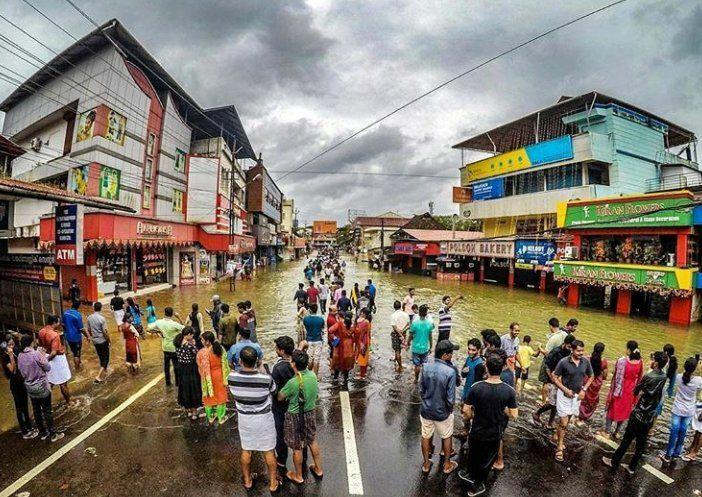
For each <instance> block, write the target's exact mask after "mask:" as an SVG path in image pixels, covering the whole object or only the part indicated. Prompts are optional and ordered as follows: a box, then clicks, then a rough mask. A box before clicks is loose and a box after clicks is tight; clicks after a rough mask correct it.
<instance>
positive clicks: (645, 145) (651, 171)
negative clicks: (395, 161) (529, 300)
mask: <svg viewBox="0 0 702 497" xmlns="http://www.w3.org/2000/svg"><path fill="white" fill-rule="evenodd" d="M695 147H696V138H695V135H694V134H693V133H692V132H691V131H688V130H686V129H684V128H682V127H681V126H678V125H676V124H673V123H671V122H669V121H667V120H665V119H663V118H661V117H658V116H656V115H654V114H652V113H651V112H648V111H646V110H644V109H641V108H639V107H636V106H634V105H631V104H628V103H626V102H623V101H621V100H618V99H615V98H612V97H609V96H607V95H603V94H601V93H597V92H591V93H587V94H584V95H580V96H577V97H562V98H561V99H559V101H558V102H557V103H555V104H554V105H552V106H550V107H546V108H544V109H541V110H539V111H537V112H534V113H532V114H529V115H526V116H523V117H520V118H519V119H517V120H515V121H512V122H510V123H507V124H504V125H502V126H499V127H497V128H494V129H491V130H489V131H485V132H483V133H480V134H478V135H476V136H473V137H471V138H468V139H466V140H464V141H462V142H460V143H458V144H457V145H455V146H454V148H457V149H460V150H461V151H462V157H465V154H464V153H465V152H467V151H470V152H479V153H481V154H483V155H485V154H488V155H489V156H488V157H487V158H480V159H479V160H474V161H471V162H468V163H465V162H464V161H463V160H462V167H461V185H462V186H463V187H466V190H467V191H466V192H464V193H465V194H467V199H466V200H469V201H463V202H462V203H461V204H460V210H461V214H462V216H463V217H464V218H469V219H476V220H480V221H481V222H482V231H483V232H484V233H485V236H486V237H490V238H497V237H506V238H504V239H503V240H502V241H504V242H505V244H510V243H512V241H514V239H515V238H519V239H520V240H521V242H519V243H521V244H522V247H521V248H522V249H523V251H524V254H526V257H520V255H524V254H516V253H515V254H514V256H513V257H512V258H511V259H510V262H509V263H507V264H505V266H504V268H500V269H499V271H502V272H504V273H505V274H504V275H499V277H497V276H496V278H495V279H498V280H499V279H502V277H504V279H505V280H507V279H509V280H510V281H512V282H514V283H515V284H517V285H520V284H521V285H523V286H538V287H539V288H541V289H542V290H544V289H546V288H547V286H549V285H552V281H553V278H552V272H551V269H550V266H549V265H544V264H543V260H542V259H544V260H547V259H548V257H551V256H552V255H553V254H554V253H555V252H556V251H557V250H558V249H559V242H561V243H560V248H561V249H562V247H563V246H564V243H565V242H564V241H563V240H559V239H558V238H557V237H555V236H553V231H552V230H554V229H555V228H556V205H557V204H558V203H559V202H567V201H570V200H584V199H596V198H601V197H607V196H612V195H620V194H634V193H644V192H646V191H653V190H657V189H660V188H661V185H663V186H665V185H668V184H672V183H675V185H676V187H679V186H680V183H682V182H684V181H695V179H694V178H699V168H698V164H697V162H696V159H697V157H696V148H695ZM696 181H699V179H697V180H696ZM515 251H517V250H516V249H515ZM449 255H451V254H449ZM491 260H492V258H491ZM535 269H537V270H536V271H535ZM539 273H540V274H539ZM546 273H549V274H548V275H546ZM508 274H509V275H510V276H509V278H508V276H507V275H508ZM546 276H548V284H547V283H546V281H545V278H546Z"/></svg>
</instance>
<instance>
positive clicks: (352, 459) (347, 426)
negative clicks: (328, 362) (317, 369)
mask: <svg viewBox="0 0 702 497" xmlns="http://www.w3.org/2000/svg"><path fill="white" fill-rule="evenodd" d="M339 396H340V397H341V421H342V423H343V428H344V449H345V451H346V474H347V476H348V480H349V494H351V495H363V480H362V479H361V465H360V464H359V462H358V449H357V448H356V432H355V430H354V429H353V416H352V415H351V402H350V401H349V393H348V392H344V391H342V392H339ZM0 497H4V496H2V495H0Z"/></svg>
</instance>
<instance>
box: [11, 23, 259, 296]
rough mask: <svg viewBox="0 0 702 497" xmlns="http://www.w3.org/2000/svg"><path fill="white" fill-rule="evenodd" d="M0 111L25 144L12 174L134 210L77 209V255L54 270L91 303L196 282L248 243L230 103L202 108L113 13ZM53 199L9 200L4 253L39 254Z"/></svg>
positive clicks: (242, 140)
mask: <svg viewBox="0 0 702 497" xmlns="http://www.w3.org/2000/svg"><path fill="white" fill-rule="evenodd" d="M0 110H2V111H4V112H5V120H4V126H3V135H5V136H7V137H10V138H11V139H12V140H13V141H14V142H15V143H17V144H18V145H19V146H20V147H21V148H23V149H24V150H25V151H26V152H25V153H24V154H23V155H22V156H20V157H18V158H17V159H15V160H14V161H13V163H12V174H13V176H14V177H17V178H20V179H24V180H29V181H34V182H50V183H52V184H54V185H62V186H63V187H64V188H66V189H67V190H68V191H70V192H73V193H77V194H79V195H86V196H94V197H100V198H103V199H108V200H114V201H117V202H119V204H121V205H123V206H127V207H129V208H131V209H132V210H133V211H134V212H135V214H133V215H125V214H118V213H115V212H109V211H105V210H98V209H86V211H85V214H84V219H83V226H84V228H85V229H84V240H85V242H84V243H85V262H84V264H82V265H77V266H66V267H63V268H62V271H61V273H62V284H63V286H64V287H66V286H67V284H69V283H70V281H71V279H73V278H75V279H77V280H78V282H79V285H80V286H81V288H83V289H84V290H83V294H84V295H85V297H86V298H87V299H88V300H95V299H97V298H98V297H99V296H101V295H103V294H106V293H109V292H111V291H112V290H114V289H115V288H117V289H121V290H136V289H137V288H142V287H144V286H149V285H158V284H175V285H189V284H195V283H205V282H209V281H210V279H211V277H212V276H216V275H217V272H218V271H219V273H220V274H221V272H222V271H223V268H224V260H225V258H226V257H227V256H226V255H225V254H227V253H229V252H237V251H245V250H248V251H252V250H253V240H252V239H251V238H250V237H245V236H243V232H242V228H243V222H242V219H243V216H244V214H245V213H244V212H242V209H241V206H242V205H243V192H241V189H242V188H243V187H244V182H243V176H242V173H241V169H242V168H241V165H240V164H239V161H246V160H251V159H255V155H254V151H253V149H252V147H251V145H250V143H249V140H248V137H247V136H246V133H245V132H244V129H243V126H242V124H241V121H240V119H239V116H238V114H237V112H236V109H235V108H234V107H233V106H228V107H221V108H216V109H205V108H203V107H201V106H200V105H199V104H198V103H197V102H196V101H195V100H194V99H193V98H192V97H191V96H190V95H188V93H187V92H186V91H185V90H184V89H183V88H182V87H181V86H180V85H179V84H178V83H177V82H176V81H175V80H174V79H173V77H172V76H171V75H170V74H168V73H167V72H166V71H165V70H164V69H163V67H162V66H161V65H160V64H159V63H158V62H157V61H156V60H155V59H154V58H153V57H152V56H151V55H150V54H149V53H148V52H147V51H146V49H145V48H144V47H143V46H142V45H141V44H140V43H139V42H138V41H137V40H136V39H135V38H134V37H133V36H132V35H131V34H130V33H129V32H128V31H127V30H126V29H125V28H124V27H123V26H122V25H121V24H120V23H119V22H118V21H117V20H111V21H109V22H107V23H105V24H104V25H102V26H100V27H99V28H97V29H95V30H94V31H92V32H91V33H89V34H88V35H86V36H84V37H83V38H82V39H80V40H78V41H77V42H76V43H74V44H73V45H71V46H70V47H68V48H67V49H66V50H64V51H63V52H62V53H61V54H59V55H58V56H57V57H55V58H54V59H53V60H51V61H50V62H49V63H48V64H47V65H46V66H45V67H43V68H41V69H40V70H39V71H37V72H36V73H35V74H34V75H33V76H32V77H31V78H30V79H29V80H28V81H27V82H26V83H25V84H23V85H21V86H20V87H18V88H17V89H16V90H15V91H14V92H13V93H12V94H11V95H10V96H9V97H7V98H6V99H5V100H4V101H3V102H2V103H0ZM231 175H233V176H234V181H228V179H229V178H230V177H231ZM232 188H233V191H231V190H232ZM53 206H54V203H53V202H51V201H38V200H33V199H25V200H20V201H18V205H16V208H15V209H14V212H15V219H14V221H15V225H16V228H17V229H16V232H17V234H18V237H17V238H15V239H13V240H10V242H9V244H8V251H9V252H13V251H19V250H25V251H26V250H28V249H29V248H30V247H31V248H33V249H34V250H35V251H36V250H37V248H38V249H39V250H50V248H51V246H52V244H53V241H54V236H55V235H54V230H53V222H52V220H51V218H50V217H51V213H52V212H53V211H52V209H53ZM230 223H233V224H234V230H233V231H234V234H230V229H229V225H230ZM235 236H236V237H238V238H234V237H235ZM37 238H39V239H40V241H39V244H37V243H36V241H37ZM232 255H233V256H236V255H237V254H232Z"/></svg>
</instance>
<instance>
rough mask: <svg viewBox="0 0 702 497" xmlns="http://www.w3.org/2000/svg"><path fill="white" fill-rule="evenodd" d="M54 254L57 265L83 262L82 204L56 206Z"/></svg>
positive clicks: (72, 264) (78, 264) (73, 264)
mask: <svg viewBox="0 0 702 497" xmlns="http://www.w3.org/2000/svg"><path fill="white" fill-rule="evenodd" d="M55 212H56V216H55V220H54V230H55V232H56V235H55V239H54V242H55V247H54V255H55V257H56V264H57V265H59V266H80V265H82V264H83V206H82V205H78V204H63V205H58V206H57V207H56V211H55Z"/></svg>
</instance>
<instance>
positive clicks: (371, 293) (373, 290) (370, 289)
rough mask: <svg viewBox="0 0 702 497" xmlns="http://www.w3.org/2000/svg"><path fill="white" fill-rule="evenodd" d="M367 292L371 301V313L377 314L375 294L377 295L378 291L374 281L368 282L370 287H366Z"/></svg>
mask: <svg viewBox="0 0 702 497" xmlns="http://www.w3.org/2000/svg"><path fill="white" fill-rule="evenodd" d="M366 291H367V292H368V300H369V301H370V302H368V308H369V309H370V310H371V312H375V311H376V307H375V294H376V293H377V291H378V289H377V288H376V287H375V285H374V284H373V280H368V286H366Z"/></svg>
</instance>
